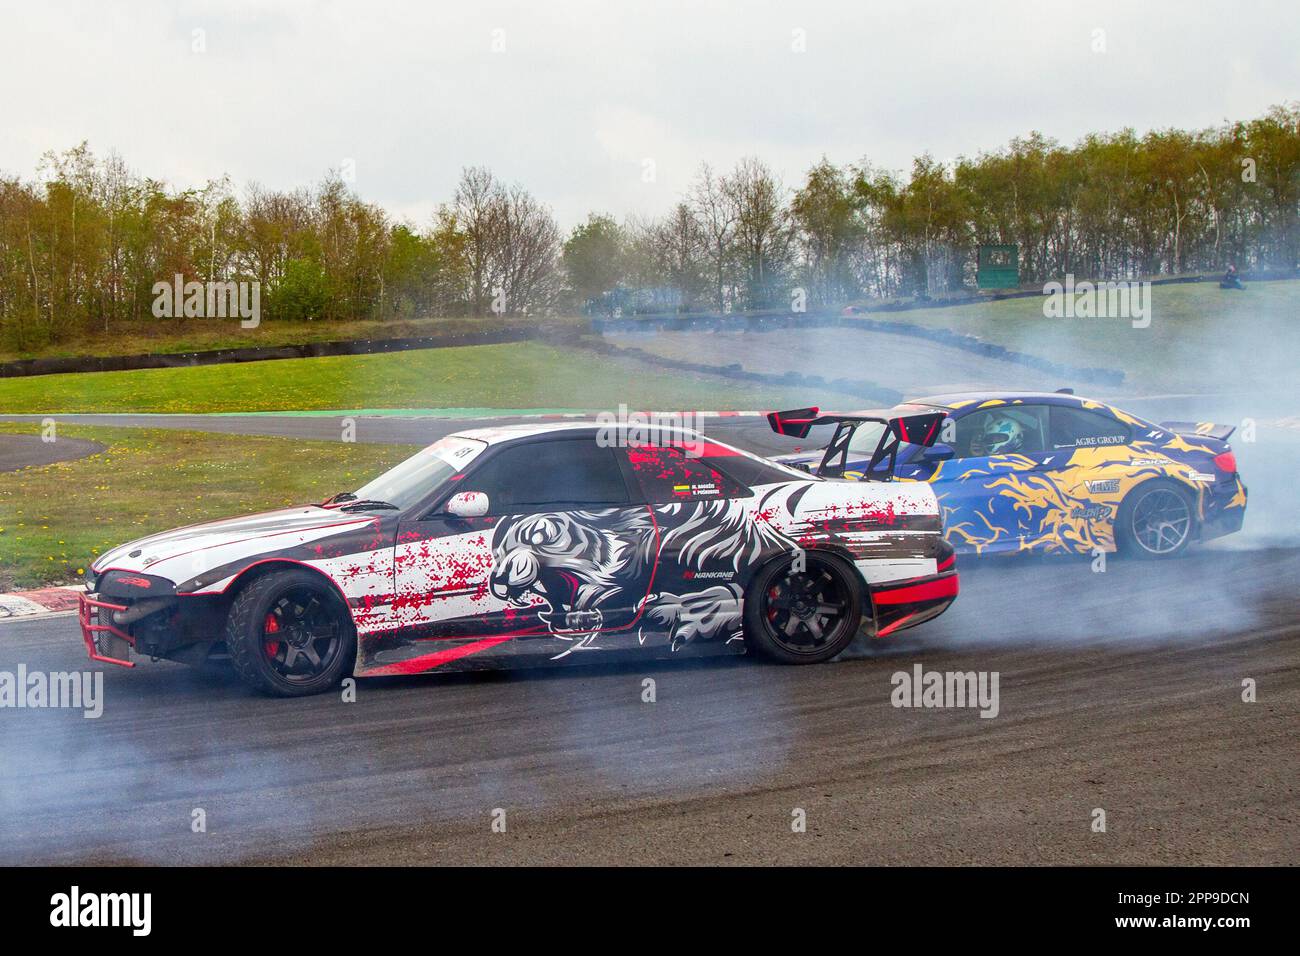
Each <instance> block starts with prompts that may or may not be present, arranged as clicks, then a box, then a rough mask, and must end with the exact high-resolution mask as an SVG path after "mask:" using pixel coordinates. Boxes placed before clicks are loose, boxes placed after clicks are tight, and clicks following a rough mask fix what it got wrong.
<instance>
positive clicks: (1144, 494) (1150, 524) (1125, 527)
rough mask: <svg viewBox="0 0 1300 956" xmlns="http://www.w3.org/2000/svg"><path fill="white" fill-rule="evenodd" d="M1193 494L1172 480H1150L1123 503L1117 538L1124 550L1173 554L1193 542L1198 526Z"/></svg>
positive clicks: (1150, 555)
mask: <svg viewBox="0 0 1300 956" xmlns="http://www.w3.org/2000/svg"><path fill="white" fill-rule="evenodd" d="M1195 514H1196V509H1195V507H1194V505H1193V504H1192V496H1191V495H1189V494H1188V493H1187V492H1186V491H1184V490H1183V489H1182V488H1180V487H1178V486H1177V485H1176V484H1174V483H1173V482H1172V481H1163V480H1156V481H1148V482H1145V483H1144V484H1141V485H1139V486H1138V487H1137V488H1135V489H1134V490H1133V491H1132V492H1131V493H1130V494H1129V496H1128V497H1127V498H1125V499H1124V501H1123V503H1122V504H1121V505H1120V507H1119V514H1118V515H1117V516H1116V518H1115V538H1116V544H1117V545H1118V547H1119V550H1120V553H1122V554H1126V555H1133V556H1135V557H1139V558H1172V557H1174V556H1175V555H1179V554H1182V553H1183V552H1184V551H1186V550H1187V547H1188V545H1190V544H1191V541H1192V535H1193V532H1194V531H1195V528H1196V518H1195Z"/></svg>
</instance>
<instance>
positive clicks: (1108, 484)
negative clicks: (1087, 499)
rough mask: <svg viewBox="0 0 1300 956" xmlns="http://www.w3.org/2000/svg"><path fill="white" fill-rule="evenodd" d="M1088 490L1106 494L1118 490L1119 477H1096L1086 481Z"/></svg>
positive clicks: (1097, 493) (1096, 493)
mask: <svg viewBox="0 0 1300 956" xmlns="http://www.w3.org/2000/svg"><path fill="white" fill-rule="evenodd" d="M1088 490H1089V491H1091V492H1092V493H1093V494H1095V495H1107V494H1110V493H1111V492H1115V491H1119V479H1118V478H1098V479H1097V480H1096V481H1090V482H1088Z"/></svg>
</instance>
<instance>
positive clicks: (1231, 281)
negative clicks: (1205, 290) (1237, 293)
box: [1219, 263, 1246, 289]
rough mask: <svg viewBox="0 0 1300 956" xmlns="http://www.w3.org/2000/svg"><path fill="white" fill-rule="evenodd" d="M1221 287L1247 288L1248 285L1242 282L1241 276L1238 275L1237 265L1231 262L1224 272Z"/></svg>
mask: <svg viewBox="0 0 1300 956" xmlns="http://www.w3.org/2000/svg"><path fill="white" fill-rule="evenodd" d="M1219 288H1220V289H1244V288H1246V286H1245V285H1244V284H1242V281H1241V276H1239V275H1237V267H1236V266H1235V265H1232V264H1231V263H1229V264H1228V271H1227V272H1225V273H1224V274H1223V279H1222V280H1221V281H1220V282H1219Z"/></svg>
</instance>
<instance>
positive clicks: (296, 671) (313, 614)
mask: <svg viewBox="0 0 1300 956" xmlns="http://www.w3.org/2000/svg"><path fill="white" fill-rule="evenodd" d="M226 647H227V649H228V650H229V653H230V660H231V663H232V664H234V666H235V670H236V671H237V672H238V673H239V676H240V677H241V678H243V679H244V681H245V683H247V684H249V685H250V686H252V687H253V688H255V689H256V690H260V691H262V692H263V693H266V694H272V695H274V696H277V697H305V696H307V695H308V694H319V693H321V692H322V691H326V690H329V689H330V688H331V687H334V686H335V685H336V684H338V682H339V681H340V680H342V679H343V677H344V675H346V674H347V673H348V671H350V670H351V668H352V663H353V661H354V660H355V659H356V651H357V638H356V630H355V628H354V627H353V625H352V615H351V614H350V613H349V612H348V608H347V605H346V604H345V603H344V602H343V599H342V598H341V597H340V596H339V594H338V592H337V591H336V590H335V589H334V588H333V587H332V586H331V585H330V583H329V582H328V581H326V580H324V579H322V578H321V577H320V576H319V575H316V574H313V573H312V572H310V571H296V570H295V571H274V572H272V573H270V574H266V575H264V576H262V577H259V578H256V579H255V580H254V581H253V582H252V583H251V584H249V585H248V586H247V587H245V588H244V589H243V590H242V591H240V592H239V596H238V597H236V598H235V602H234V603H233V604H232V605H231V607H230V614H229V616H228V617H227V619H226Z"/></svg>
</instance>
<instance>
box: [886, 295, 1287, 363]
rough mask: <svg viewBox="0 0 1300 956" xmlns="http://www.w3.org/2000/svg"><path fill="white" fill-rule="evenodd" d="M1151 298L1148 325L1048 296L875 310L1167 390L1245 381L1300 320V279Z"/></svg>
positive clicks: (1272, 356) (1269, 356)
mask: <svg viewBox="0 0 1300 956" xmlns="http://www.w3.org/2000/svg"><path fill="white" fill-rule="evenodd" d="M1151 297H1152V310H1151V324H1150V326H1149V327H1147V328H1134V327H1133V325H1132V323H1131V322H1130V321H1128V320H1127V319H1113V318H1104V319H1102V318H1089V319H1079V318H1075V319H1066V318H1046V317H1044V315H1043V301H1042V299H1040V298H1027V299H1004V300H1002V301H1000V302H982V303H977V304H974V305H963V306H954V307H952V308H944V309H914V310H911V311H907V312H901V313H892V314H883V313H882V314H879V315H875V316H872V317H873V318H884V319H897V320H899V321H903V322H910V323H913V324H915V325H921V326H927V327H932V328H947V329H952V330H953V331H955V332H962V333H966V334H969V335H975V336H978V337H979V338H981V339H983V340H985V341H987V342H994V343H996V344H998V345H1005V346H1007V347H1008V348H1014V349H1018V350H1020V351H1023V352H1029V353H1031V354H1034V355H1039V356H1042V357H1044V358H1048V359H1051V360H1052V361H1056V362H1062V363H1065V364H1069V365H1076V366H1100V367H1104V368H1115V369H1121V370H1123V371H1124V372H1126V373H1127V375H1128V380H1129V382H1130V383H1138V384H1146V385H1150V386H1158V387H1161V388H1167V389H1185V388H1189V387H1191V386H1192V385H1193V384H1198V383H1204V384H1209V385H1220V384H1221V385H1234V384H1236V385H1240V384H1241V383H1242V380H1243V367H1244V366H1247V364H1248V363H1249V364H1251V365H1253V366H1254V367H1255V368H1260V363H1261V362H1263V363H1264V365H1265V366H1271V365H1272V363H1271V362H1270V361H1269V360H1270V359H1275V358H1281V357H1282V356H1278V355H1276V352H1277V349H1278V346H1279V335H1285V336H1286V338H1287V339H1288V340H1291V341H1294V339H1293V338H1292V335H1293V332H1292V331H1291V330H1292V329H1293V327H1294V326H1295V325H1296V324H1297V322H1300V282H1294V281H1282V282H1260V283H1251V284H1249V285H1248V288H1247V289H1246V290H1245V291H1244V292H1236V291H1225V290H1223V289H1220V288H1218V286H1217V284H1215V283H1211V282H1201V283H1195V284H1193V283H1188V284H1178V285H1163V286H1152V287H1151ZM1293 355H1294V353H1293V351H1289V352H1288V353H1287V354H1286V356H1285V358H1286V362H1287V363H1292V362H1293V361H1294V358H1293ZM1246 380H1247V381H1249V377H1247V379H1246Z"/></svg>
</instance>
